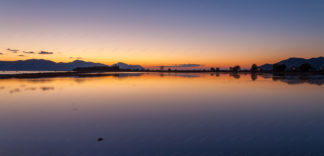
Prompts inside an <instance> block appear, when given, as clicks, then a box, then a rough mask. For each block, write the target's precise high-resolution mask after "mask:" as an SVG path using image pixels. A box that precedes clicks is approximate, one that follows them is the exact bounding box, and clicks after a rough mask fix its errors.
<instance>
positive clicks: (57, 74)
mask: <svg viewBox="0 0 324 156" xmlns="http://www.w3.org/2000/svg"><path fill="white" fill-rule="evenodd" d="M122 73H214V74H255V75H258V74H273V75H279V76H281V75H283V76H284V75H296V76H297V75H324V72H323V71H317V72H272V71H262V72H250V71H238V72H233V71H226V70H223V71H217V72H215V71H209V70H181V71H180V70H178V71H165V70H163V71H162V70H150V71H132V70H130V71H126V70H122V71H106V72H75V71H66V72H62V71H58V72H44V73H41V72H40V73H19V74H0V79H11V78H17V79H28V78H55V77H100V76H118V75H119V74H122Z"/></svg>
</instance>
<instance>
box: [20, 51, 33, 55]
mask: <svg viewBox="0 0 324 156" xmlns="http://www.w3.org/2000/svg"><path fill="white" fill-rule="evenodd" d="M23 53H25V54H35V52H33V51H23Z"/></svg>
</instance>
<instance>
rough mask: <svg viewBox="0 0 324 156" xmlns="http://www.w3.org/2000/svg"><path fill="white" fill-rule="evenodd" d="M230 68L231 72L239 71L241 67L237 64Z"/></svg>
mask: <svg viewBox="0 0 324 156" xmlns="http://www.w3.org/2000/svg"><path fill="white" fill-rule="evenodd" d="M230 69H231V71H232V72H235V73H237V72H239V71H240V70H241V67H240V66H238V65H237V66H234V67H231V68H230Z"/></svg>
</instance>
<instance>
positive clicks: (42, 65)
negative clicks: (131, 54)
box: [0, 59, 107, 71]
mask: <svg viewBox="0 0 324 156" xmlns="http://www.w3.org/2000/svg"><path fill="white" fill-rule="evenodd" d="M93 66H107V65H104V64H101V63H93V62H85V61H81V60H75V61H73V62H69V63H62V62H60V63H56V62H53V61H49V60H43V59H30V60H19V61H0V70H2V71H6V70H7V71H8V70H9V71H15V70H17V71H70V70H72V69H74V68H77V67H93Z"/></svg>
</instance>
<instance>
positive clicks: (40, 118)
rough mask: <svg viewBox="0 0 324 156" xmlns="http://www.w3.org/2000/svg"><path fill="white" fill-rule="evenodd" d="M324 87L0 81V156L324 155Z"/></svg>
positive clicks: (219, 80)
mask: <svg viewBox="0 0 324 156" xmlns="http://www.w3.org/2000/svg"><path fill="white" fill-rule="evenodd" d="M323 84H324V78H323V77H322V76H286V77H280V76H275V77H274V76H272V75H258V76H257V75H227V74H221V75H216V74H160V73H151V74H150V73H128V74H127V73H122V74H120V75H114V76H106V77H91V78H52V79H19V80H18V79H2V80H0V128H1V129H0V155H1V156H2V155H3V156H74V155H75V156H171V155H172V156H183V155H185V156H209V155H210V156H229V155H231V156H236V155H237V156H250V155H253V156H266V155H269V156H272V155H277V156H281V155H282V156H288V155H291V156H292V155H296V156H299V155H324V148H323V147H324V85H323ZM98 138H103V140H101V141H100V140H98Z"/></svg>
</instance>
